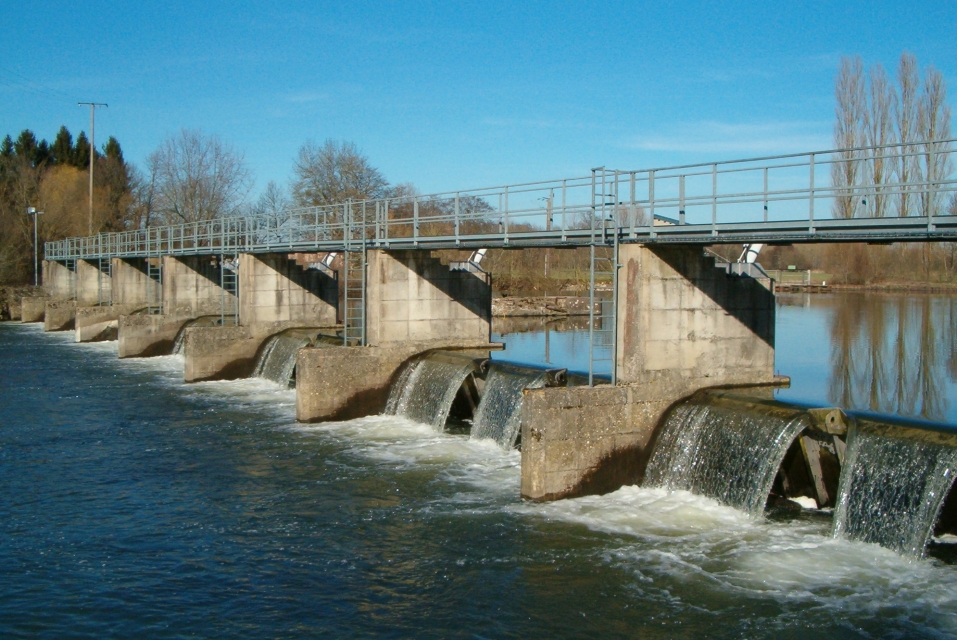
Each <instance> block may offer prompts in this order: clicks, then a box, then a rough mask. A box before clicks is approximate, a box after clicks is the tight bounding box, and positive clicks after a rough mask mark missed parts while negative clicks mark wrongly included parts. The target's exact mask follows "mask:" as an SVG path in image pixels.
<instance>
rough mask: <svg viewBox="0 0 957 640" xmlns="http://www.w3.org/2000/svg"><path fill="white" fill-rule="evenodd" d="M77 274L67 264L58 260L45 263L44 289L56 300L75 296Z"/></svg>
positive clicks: (45, 261)
mask: <svg viewBox="0 0 957 640" xmlns="http://www.w3.org/2000/svg"><path fill="white" fill-rule="evenodd" d="M75 277H76V274H75V273H74V272H73V271H71V270H70V269H69V268H68V267H67V266H66V264H65V263H63V262H57V261H56V260H44V261H43V287H44V288H45V289H46V290H47V292H48V293H49V294H50V295H51V296H53V297H54V298H70V297H72V296H73V285H74V278H75Z"/></svg>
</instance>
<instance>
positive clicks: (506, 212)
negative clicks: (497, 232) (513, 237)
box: [502, 187, 508, 244]
mask: <svg viewBox="0 0 957 640" xmlns="http://www.w3.org/2000/svg"><path fill="white" fill-rule="evenodd" d="M503 220H504V224H505V227H504V232H505V235H504V237H503V238H502V243H503V244H508V187H505V212H504V218H503Z"/></svg>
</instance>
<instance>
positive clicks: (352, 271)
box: [342, 243, 366, 346]
mask: <svg viewBox="0 0 957 640" xmlns="http://www.w3.org/2000/svg"><path fill="white" fill-rule="evenodd" d="M344 257H345V265H344V269H343V272H344V274H345V283H344V285H343V287H344V288H343V290H344V292H345V296H344V302H345V312H344V314H343V318H342V320H343V325H344V326H343V331H342V344H343V345H345V346H349V345H358V346H364V345H365V343H366V246H365V243H362V244H361V245H360V246H359V247H358V248H353V249H347V250H346V252H345V256H344Z"/></svg>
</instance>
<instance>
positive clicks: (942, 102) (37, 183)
mask: <svg viewBox="0 0 957 640" xmlns="http://www.w3.org/2000/svg"><path fill="white" fill-rule="evenodd" d="M835 102H836V107H835V125H834V147H835V148H836V149H846V151H841V152H838V154H837V155H836V157H835V159H834V162H833V163H832V164H831V180H832V185H833V187H835V194H836V195H835V197H834V200H833V208H834V209H833V214H834V215H835V216H836V217H843V218H849V217H882V216H910V215H927V213H928V212H933V213H935V214H937V213H944V212H946V213H951V214H957V197H952V196H947V197H948V198H949V200H945V197H944V196H942V195H940V194H938V195H936V196H934V195H930V194H928V193H927V189H924V188H923V187H924V185H927V184H933V183H939V182H941V181H943V180H945V179H948V178H949V176H951V174H952V173H953V163H952V160H951V151H952V149H951V147H950V144H949V143H944V142H939V141H941V140H946V139H948V138H949V137H950V136H951V135H952V132H951V112H950V106H949V104H948V103H947V87H946V83H945V81H944V78H943V76H942V75H941V74H940V72H939V71H937V70H936V69H935V68H933V67H932V66H928V67H926V68H925V69H923V71H922V70H921V69H920V67H919V65H918V64H917V60H916V58H915V57H914V56H913V55H912V54H910V53H907V52H905V53H904V54H902V56H901V58H900V61H899V64H898V67H897V70H896V76H895V79H894V80H893V81H892V80H891V78H890V76H889V75H888V73H887V72H886V70H885V69H884V68H883V67H882V66H881V65H879V64H878V65H874V66H872V67H870V69H867V70H865V67H864V64H863V62H862V60H861V59H860V57H853V58H844V59H842V61H841V64H840V68H839V70H838V73H837V76H836V79H835ZM935 141H938V142H935ZM888 149H890V152H888V151H887V150H888ZM91 154H92V155H93V162H94V189H93V191H94V193H93V216H92V227H93V232H94V233H99V232H105V231H120V230H127V229H141V228H146V227H152V226H160V225H170V224H180V223H190V222H196V221H203V220H211V219H216V218H222V217H228V216H236V215H257V216H261V217H264V218H267V219H270V220H271V221H272V222H273V224H272V226H273V228H275V229H276V231H275V233H277V234H281V233H283V231H282V229H283V227H284V225H287V223H289V224H292V223H294V220H293V216H292V214H291V211H292V210H294V209H296V208H305V207H316V206H325V205H333V204H341V203H344V202H346V201H349V200H351V201H354V202H360V201H366V200H371V199H380V198H388V199H390V206H389V208H388V211H387V213H386V219H387V221H388V223H389V225H390V228H389V234H390V235H391V236H392V237H401V236H410V235H412V234H413V233H414V230H413V224H412V223H413V218H414V217H415V218H417V220H418V224H419V231H420V232H421V233H422V234H425V235H435V234H440V233H451V232H452V226H453V223H452V222H451V221H450V220H449V217H450V215H451V213H452V208H453V206H454V205H453V201H452V200H449V199H440V198H431V197H422V196H420V194H419V193H418V191H417V190H416V188H415V186H414V185H412V184H410V183H402V184H390V182H389V181H388V180H387V179H386V177H385V176H384V175H383V173H382V172H381V171H380V170H379V169H377V168H376V167H374V166H373V165H372V164H371V163H370V161H369V159H368V158H367V157H366V156H365V155H364V154H363V153H362V151H361V150H360V149H359V148H358V147H357V146H356V145H355V144H354V143H352V142H344V141H338V140H333V139H327V140H325V141H324V142H322V143H317V142H315V141H312V140H309V141H307V142H306V143H304V144H303V145H302V146H301V147H300V148H299V150H298V153H297V154H296V156H295V159H294V164H293V171H292V175H291V176H290V179H289V181H288V183H287V184H284V185H283V184H277V183H276V182H270V183H269V184H267V185H266V187H265V189H264V190H263V191H262V192H261V194H259V196H258V197H257V198H251V190H252V186H253V176H252V173H251V171H250V170H249V168H248V166H247V164H246V161H245V156H244V154H243V153H242V152H241V151H240V150H237V149H236V148H235V147H233V146H232V145H231V144H229V143H227V142H225V141H223V140H222V139H220V138H219V137H218V136H216V135H207V134H204V133H203V132H202V131H198V130H183V131H180V132H178V133H175V134H173V135H170V136H168V137H167V138H166V139H165V140H164V141H163V142H162V143H161V144H160V145H159V146H158V147H157V148H156V150H154V151H153V153H151V154H150V155H149V156H148V157H147V159H146V161H145V163H144V164H143V167H142V168H139V167H136V166H134V165H133V164H131V163H128V162H126V160H125V159H124V158H123V152H122V150H121V147H120V143H119V141H117V140H116V139H115V138H113V137H111V138H109V140H108V141H107V142H106V144H105V145H103V146H102V148H101V149H93V148H91V146H90V143H89V140H88V139H87V137H86V135H85V133H84V132H82V131H81V132H80V134H79V135H78V136H77V138H76V140H75V141H74V139H73V137H72V135H71V133H70V132H69V130H68V129H67V128H66V127H61V128H60V130H59V131H58V132H57V134H56V136H55V138H54V139H53V142H52V143H48V142H47V141H46V140H38V139H37V137H36V135H35V134H34V133H33V132H31V131H28V130H25V131H23V132H21V134H20V135H19V136H18V137H17V138H16V140H14V139H13V138H11V137H10V136H9V135H8V136H7V137H6V138H5V139H4V140H3V142H2V144H0V284H16V283H21V282H26V281H28V280H29V278H30V276H31V275H32V240H33V237H32V220H30V218H29V217H28V216H27V215H26V209H27V207H31V206H32V207H36V208H37V209H39V210H42V211H43V212H44V215H43V216H40V217H39V235H40V243H41V251H42V243H43V242H44V241H47V240H58V239H61V238H64V237H69V236H83V235H87V233H88V230H89V227H90V221H89V211H88V206H89V205H88V197H89V196H88V188H89V187H88V184H89V173H88V171H89V164H90V157H91ZM458 206H459V211H460V212H461V213H466V214H471V215H470V216H469V219H468V221H467V222H463V223H462V224H461V225H460V229H459V231H460V232H462V233H466V234H470V233H490V232H494V231H496V230H497V229H498V225H499V220H498V218H497V217H496V210H495V208H494V207H493V206H491V205H490V203H489V202H488V201H487V200H485V199H483V198H478V197H471V196H462V197H461V198H460V199H459V202H458ZM636 215H637V216H638V217H639V218H641V219H642V220H643V219H644V218H645V217H646V214H645V212H644V211H643V210H639V211H638V213H637V214H636ZM590 222H591V221H590V220H585V219H583V220H578V221H576V223H575V224H576V225H577V224H581V225H585V226H587V225H588V224H589V223H590ZM287 226H288V225H287ZM527 226H528V225H514V224H513V225H512V226H511V229H513V230H514V231H516V232H520V231H522V230H524V227H527ZM529 228H530V227H529ZM286 232H288V230H287V231H286ZM728 251H730V252H731V253H735V251H734V250H732V249H730V248H729V249H728ZM583 255H584V254H582V253H581V252H578V251H558V250H545V249H528V250H525V251H522V252H512V251H493V252H490V254H489V256H488V262H487V264H488V265H489V267H491V268H493V270H495V271H501V273H502V274H503V275H502V278H499V280H500V281H501V284H502V285H503V286H504V287H505V288H507V289H509V290H512V291H514V292H518V291H520V290H523V289H532V290H537V291H549V292H556V293H557V292H558V291H560V290H568V289H572V290H573V289H574V288H576V287H578V288H580V285H581V283H582V282H583V281H584V278H585V276H586V275H587V261H586V260H584V259H583V257H582V256H583ZM729 255H730V254H729ZM546 256H547V257H546ZM762 261H763V262H766V263H767V264H768V265H769V266H772V267H775V266H787V265H790V264H796V265H797V266H798V267H799V268H823V269H826V270H829V271H831V272H832V273H834V274H835V276H836V277H837V279H838V280H844V281H847V282H862V283H868V282H876V281H880V280H881V279H884V280H887V279H909V278H912V277H914V276H917V277H920V278H923V279H932V280H948V281H951V280H955V279H957V245H955V244H953V243H948V244H940V245H932V244H929V243H925V244H921V245H898V246H893V247H870V246H866V245H858V244H854V245H829V246H826V247H822V246H800V247H770V248H769V249H767V250H766V252H765V254H763V255H762ZM546 265H547V266H546ZM503 278H504V279H503Z"/></svg>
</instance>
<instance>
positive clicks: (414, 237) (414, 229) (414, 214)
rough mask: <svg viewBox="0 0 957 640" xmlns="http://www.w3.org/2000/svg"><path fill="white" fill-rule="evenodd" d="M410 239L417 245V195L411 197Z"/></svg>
mask: <svg viewBox="0 0 957 640" xmlns="http://www.w3.org/2000/svg"><path fill="white" fill-rule="evenodd" d="M412 241H413V244H414V245H415V246H416V247H417V246H419V196H414V197H413V198H412Z"/></svg>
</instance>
